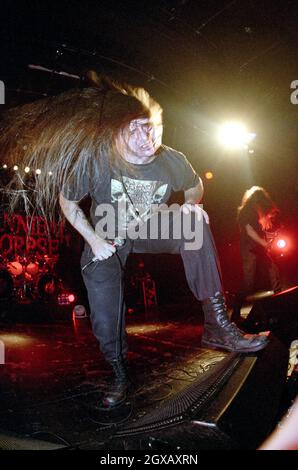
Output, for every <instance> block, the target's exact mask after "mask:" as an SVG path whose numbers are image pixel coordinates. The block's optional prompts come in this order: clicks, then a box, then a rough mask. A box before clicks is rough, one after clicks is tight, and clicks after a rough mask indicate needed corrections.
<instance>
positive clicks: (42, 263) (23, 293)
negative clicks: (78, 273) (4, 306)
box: [0, 253, 61, 302]
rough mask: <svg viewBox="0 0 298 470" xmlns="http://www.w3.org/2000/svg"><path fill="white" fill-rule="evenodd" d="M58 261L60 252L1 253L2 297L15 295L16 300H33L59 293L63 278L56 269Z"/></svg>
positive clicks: (0, 279)
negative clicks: (60, 278) (11, 254)
mask: <svg viewBox="0 0 298 470" xmlns="http://www.w3.org/2000/svg"><path fill="white" fill-rule="evenodd" d="M57 261H58V255H56V256H48V255H47V254H39V253H38V254H36V253H30V254H28V253H26V254H25V253H22V254H17V255H15V256H13V257H12V256H9V255H7V254H6V253H5V254H3V255H0V300H2V299H12V298H15V299H16V300H17V302H30V301H33V300H36V299H44V300H47V299H50V298H52V297H53V296H55V295H56V294H58V292H59V290H60V284H61V281H60V280H59V279H58V277H57V276H56V274H55V272H54V269H55V265H56V263H57Z"/></svg>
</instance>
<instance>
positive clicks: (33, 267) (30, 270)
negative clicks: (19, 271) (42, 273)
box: [26, 263, 39, 276]
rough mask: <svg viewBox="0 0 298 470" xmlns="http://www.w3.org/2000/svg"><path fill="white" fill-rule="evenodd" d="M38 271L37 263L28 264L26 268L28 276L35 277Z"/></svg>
mask: <svg viewBox="0 0 298 470" xmlns="http://www.w3.org/2000/svg"><path fill="white" fill-rule="evenodd" d="M38 271H39V266H38V264H37V263H29V264H27V266H26V272H27V273H28V274H30V275H31V276H36V274H38Z"/></svg>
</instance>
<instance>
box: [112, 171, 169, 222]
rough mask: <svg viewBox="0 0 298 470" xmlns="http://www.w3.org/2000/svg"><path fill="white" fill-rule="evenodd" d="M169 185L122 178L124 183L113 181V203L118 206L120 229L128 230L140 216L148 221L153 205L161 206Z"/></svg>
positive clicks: (160, 182)
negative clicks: (132, 222)
mask: <svg viewBox="0 0 298 470" xmlns="http://www.w3.org/2000/svg"><path fill="white" fill-rule="evenodd" d="M167 188H168V184H167V183H163V182H162V181H148V180H139V179H132V178H129V177H127V176H123V177H122V181H119V180H116V179H111V202H112V203H115V204H118V206H120V208H121V210H120V211H118V228H119V229H121V230H127V227H128V224H129V222H131V221H132V220H133V219H135V218H136V215H138V216H139V217H140V218H141V219H142V220H144V221H145V220H146V218H147V217H148V215H149V214H150V210H151V206H152V204H155V205H157V204H161V203H162V202H164V197H165V194H166V192H167Z"/></svg>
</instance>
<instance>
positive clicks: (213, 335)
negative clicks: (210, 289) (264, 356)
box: [202, 292, 269, 353]
mask: <svg viewBox="0 0 298 470" xmlns="http://www.w3.org/2000/svg"><path fill="white" fill-rule="evenodd" d="M203 311H204V316H205V324H204V333H203V335H202V346H206V347H208V348H213V349H214V348H220V349H226V350H227V351H234V352H240V353H241V352H255V351H259V350H260V349H263V348H264V347H265V346H266V345H267V344H268V341H269V340H268V338H267V336H266V335H264V334H263V335H262V334H259V335H249V334H245V333H244V332H243V331H241V330H239V328H237V326H236V325H235V323H231V322H230V320H229V318H228V313H227V308H226V304H225V298H224V296H223V294H222V293H220V292H217V293H216V294H215V295H214V297H210V298H209V299H206V300H204V301H203Z"/></svg>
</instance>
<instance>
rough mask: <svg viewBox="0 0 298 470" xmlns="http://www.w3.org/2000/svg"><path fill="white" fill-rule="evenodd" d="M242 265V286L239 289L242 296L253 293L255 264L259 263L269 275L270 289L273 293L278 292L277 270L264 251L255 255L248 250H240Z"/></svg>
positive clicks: (278, 279)
mask: <svg viewBox="0 0 298 470" xmlns="http://www.w3.org/2000/svg"><path fill="white" fill-rule="evenodd" d="M241 256H242V263H243V284H242V288H241V294H242V296H243V295H244V296H245V295H248V294H251V293H252V292H253V291H254V285H255V279H256V272H257V264H258V263H260V264H262V265H263V266H264V268H265V269H266V270H267V272H268V274H269V279H270V284H271V288H272V290H273V291H274V292H276V291H279V290H280V288H281V284H280V275H279V270H278V267H277V266H276V264H275V263H274V262H273V260H272V259H271V258H270V256H269V255H267V254H266V252H265V250H262V252H261V253H259V254H258V253H256V252H255V251H254V250H251V249H249V248H247V249H245V248H243V249H242V250H241Z"/></svg>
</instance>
